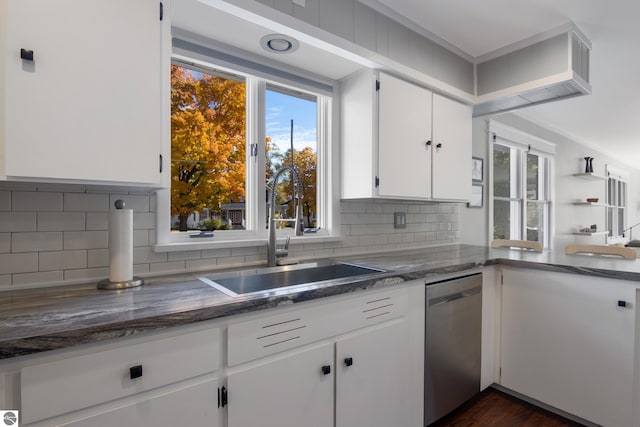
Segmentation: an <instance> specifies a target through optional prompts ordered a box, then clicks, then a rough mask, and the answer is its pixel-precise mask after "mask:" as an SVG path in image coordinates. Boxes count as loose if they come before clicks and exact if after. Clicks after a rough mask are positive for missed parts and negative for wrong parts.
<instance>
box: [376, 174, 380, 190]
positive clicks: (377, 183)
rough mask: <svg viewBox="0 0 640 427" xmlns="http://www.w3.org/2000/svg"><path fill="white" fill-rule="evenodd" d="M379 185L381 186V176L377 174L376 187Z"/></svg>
mask: <svg viewBox="0 0 640 427" xmlns="http://www.w3.org/2000/svg"><path fill="white" fill-rule="evenodd" d="M379 186H380V178H378V177H377V176H376V187H379Z"/></svg>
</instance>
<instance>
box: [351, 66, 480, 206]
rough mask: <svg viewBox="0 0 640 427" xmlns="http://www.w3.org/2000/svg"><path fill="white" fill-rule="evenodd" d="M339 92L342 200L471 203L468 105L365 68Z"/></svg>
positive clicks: (469, 109)
mask: <svg viewBox="0 0 640 427" xmlns="http://www.w3.org/2000/svg"><path fill="white" fill-rule="evenodd" d="M341 91H342V93H341V95H342V107H341V112H342V123H341V126H342V133H341V137H342V140H341V142H342V159H341V160H342V198H344V199H357V198H375V197H381V198H398V199H413V200H451V201H466V200H468V199H469V197H470V195H471V165H470V164H471V107H469V106H466V105H463V104H460V103H458V102H456V101H452V100H450V99H448V98H445V97H443V96H441V95H438V94H435V93H433V92H431V91H429V90H427V89H425V88H423V87H420V86H417V85H414V84H412V83H408V82H406V81H404V80H401V79H398V78H396V77H393V76H390V75H387V74H384V73H375V72H371V71H369V70H366V71H363V72H359V73H356V74H354V75H353V76H351V77H349V78H347V79H346V80H344V81H343V82H342V86H341Z"/></svg>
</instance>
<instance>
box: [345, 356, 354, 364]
mask: <svg viewBox="0 0 640 427" xmlns="http://www.w3.org/2000/svg"><path fill="white" fill-rule="evenodd" d="M344 364H345V365H346V366H351V365H353V357H345V358H344Z"/></svg>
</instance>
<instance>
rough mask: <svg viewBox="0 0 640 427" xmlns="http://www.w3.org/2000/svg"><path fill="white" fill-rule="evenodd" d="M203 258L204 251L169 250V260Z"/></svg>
mask: <svg viewBox="0 0 640 427" xmlns="http://www.w3.org/2000/svg"><path fill="white" fill-rule="evenodd" d="M201 258H202V251H184V252H169V262H171V261H186V260H189V259H201Z"/></svg>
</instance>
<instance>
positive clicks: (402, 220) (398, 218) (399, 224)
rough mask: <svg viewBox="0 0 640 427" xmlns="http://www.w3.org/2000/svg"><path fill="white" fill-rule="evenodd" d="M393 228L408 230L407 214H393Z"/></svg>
mask: <svg viewBox="0 0 640 427" xmlns="http://www.w3.org/2000/svg"><path fill="white" fill-rule="evenodd" d="M393 228H407V213H406V212H394V213H393Z"/></svg>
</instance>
